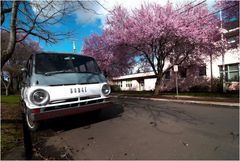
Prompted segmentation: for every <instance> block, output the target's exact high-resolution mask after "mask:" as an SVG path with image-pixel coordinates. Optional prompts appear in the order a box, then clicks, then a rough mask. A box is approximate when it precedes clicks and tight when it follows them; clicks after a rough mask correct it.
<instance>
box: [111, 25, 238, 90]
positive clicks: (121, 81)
mask: <svg viewBox="0 0 240 161" xmlns="http://www.w3.org/2000/svg"><path fill="white" fill-rule="evenodd" d="M233 33H234V34H233ZM227 35H231V36H229V37H228V39H227V40H228V43H229V44H230V45H231V46H232V47H231V48H230V49H229V50H228V51H227V52H226V53H225V54H224V67H225V86H226V89H227V90H239V77H240V54H239V53H240V47H239V41H238V39H239V27H236V28H234V29H230V30H227V32H226V33H225V36H227ZM222 57H223V55H221V56H218V57H217V58H214V59H213V60H212V62H211V61H210V59H209V58H206V60H205V61H204V62H205V65H204V66H195V65H191V66H187V67H179V71H178V74H177V79H178V84H179V85H178V86H179V90H180V91H189V90H191V89H194V88H202V89H201V90H209V89H210V88H213V86H215V88H217V87H216V83H218V84H219V83H220V81H219V80H220V78H222V77H223V70H222V69H223V68H222V67H223V58H222ZM211 78H212V79H211ZM217 79H218V80H217ZM216 81H218V82H216ZM112 82H113V84H115V85H118V86H119V87H120V89H121V90H123V91H125V90H133V91H142V90H146V91H150V90H154V88H155V82H156V76H155V74H154V72H143V73H135V74H128V75H124V76H119V77H114V78H113V79H112ZM175 84H176V73H175V72H174V71H173V70H170V71H168V72H167V73H166V74H165V77H164V78H163V82H162V87H161V90H162V91H173V90H175ZM220 86H221V84H220ZM218 88H219V87H218ZM220 88H221V87H220ZM215 90H216V89H215Z"/></svg>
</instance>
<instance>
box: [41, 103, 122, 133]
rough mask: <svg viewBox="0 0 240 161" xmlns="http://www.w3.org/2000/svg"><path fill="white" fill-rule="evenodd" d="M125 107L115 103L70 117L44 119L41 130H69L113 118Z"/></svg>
mask: <svg viewBox="0 0 240 161" xmlns="http://www.w3.org/2000/svg"><path fill="white" fill-rule="evenodd" d="M123 111H124V110H123V108H122V106H121V105H119V104H114V105H113V107H112V108H109V109H103V110H102V111H100V112H99V111H94V112H88V113H83V114H78V115H73V116H68V117H61V118H56V119H52V120H47V121H43V122H42V123H41V127H40V129H39V132H40V131H45V130H53V131H54V132H57V131H67V130H71V129H75V128H80V127H84V126H88V125H91V124H94V123H98V122H101V121H105V120H109V119H113V118H116V117H119V116H121V113H123Z"/></svg>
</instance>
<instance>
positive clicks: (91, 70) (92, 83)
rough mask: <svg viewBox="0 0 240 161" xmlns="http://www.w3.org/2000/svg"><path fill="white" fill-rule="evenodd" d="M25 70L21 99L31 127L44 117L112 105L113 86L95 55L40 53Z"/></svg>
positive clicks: (32, 57) (94, 109)
mask: <svg viewBox="0 0 240 161" xmlns="http://www.w3.org/2000/svg"><path fill="white" fill-rule="evenodd" d="M22 72H23V78H24V79H23V83H22V84H23V86H22V89H21V100H22V101H21V102H22V107H23V112H24V114H25V116H26V121H27V125H28V127H29V129H30V130H32V131H35V130H36V129H37V128H38V125H39V121H41V120H47V119H51V118H56V117H62V116H68V115H73V114H78V113H83V112H88V111H99V110H101V109H102V108H109V107H112V102H111V101H109V97H108V96H109V94H110V92H111V89H110V86H109V85H108V84H107V80H106V78H105V77H104V75H103V73H102V72H101V70H100V69H99V67H98V65H97V63H96V61H95V60H94V59H93V58H92V57H88V56H83V55H76V54H66V53H37V54H33V55H32V56H31V57H30V58H29V60H28V62H27V67H26V68H23V69H22Z"/></svg>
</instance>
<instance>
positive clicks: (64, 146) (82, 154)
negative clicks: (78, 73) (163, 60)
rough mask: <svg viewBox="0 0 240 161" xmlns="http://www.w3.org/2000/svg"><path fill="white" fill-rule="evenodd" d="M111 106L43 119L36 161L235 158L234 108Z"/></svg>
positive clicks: (131, 102)
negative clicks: (78, 113) (98, 111)
mask: <svg viewBox="0 0 240 161" xmlns="http://www.w3.org/2000/svg"><path fill="white" fill-rule="evenodd" d="M112 100H113V102H114V107H113V108H112V109H106V110H103V111H102V113H101V115H100V116H99V117H98V118H96V119H95V117H94V114H83V115H77V116H74V117H67V118H61V119H57V120H52V121H47V122H44V123H43V124H42V127H41V128H40V130H39V131H38V132H36V133H32V136H31V137H32V143H33V151H34V158H36V159H77V160H82V159H91V160H94V159H104V160H108V159H114V160H117V159H125V160H127V159H135V160H137V159H144V160H152V159H159V160H160V159H191V160H193V159H206V160H207V159H215V160H220V159H236V160H237V159H239V110H238V109H234V108H224V107H220V106H218V107H213V106H211V107H210V106H207V105H196V104H184V103H171V102H161V101H148V100H137V99H126V98H125V99H121V98H112Z"/></svg>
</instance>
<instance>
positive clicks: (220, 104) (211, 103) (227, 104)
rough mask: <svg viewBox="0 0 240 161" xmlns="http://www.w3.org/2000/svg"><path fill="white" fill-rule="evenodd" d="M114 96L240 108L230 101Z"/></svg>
mask: <svg viewBox="0 0 240 161" xmlns="http://www.w3.org/2000/svg"><path fill="white" fill-rule="evenodd" d="M110 97H113V98H131V99H139V100H152V101H163V102H169V101H171V102H174V103H183V104H184V103H187V104H201V105H214V106H225V107H230V108H239V106H240V104H239V103H230V102H212V101H191V100H181V99H178V100H176V99H165V98H147V97H132V96H110Z"/></svg>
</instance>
